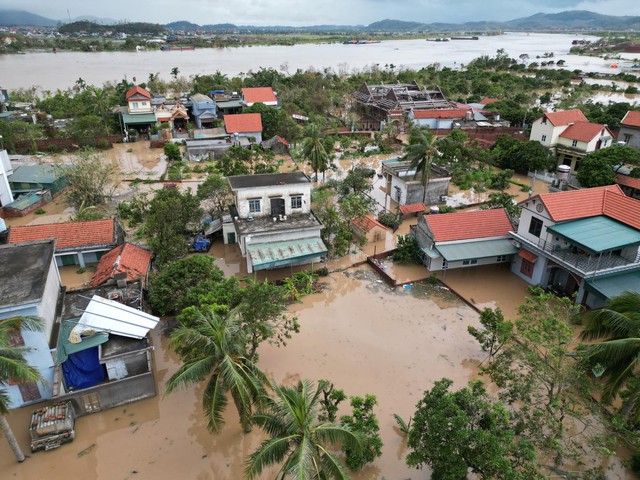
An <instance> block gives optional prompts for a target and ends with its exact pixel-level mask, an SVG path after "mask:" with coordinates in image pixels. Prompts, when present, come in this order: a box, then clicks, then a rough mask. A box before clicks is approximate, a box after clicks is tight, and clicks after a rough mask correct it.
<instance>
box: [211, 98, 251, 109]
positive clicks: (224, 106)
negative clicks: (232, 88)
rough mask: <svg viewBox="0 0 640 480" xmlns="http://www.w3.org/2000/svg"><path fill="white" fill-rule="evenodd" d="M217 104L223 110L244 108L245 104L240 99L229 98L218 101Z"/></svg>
mask: <svg viewBox="0 0 640 480" xmlns="http://www.w3.org/2000/svg"><path fill="white" fill-rule="evenodd" d="M216 106H217V107H218V108H219V109H221V110H226V109H227V108H242V107H244V105H243V104H242V102H241V101H240V100H229V101H227V102H216Z"/></svg>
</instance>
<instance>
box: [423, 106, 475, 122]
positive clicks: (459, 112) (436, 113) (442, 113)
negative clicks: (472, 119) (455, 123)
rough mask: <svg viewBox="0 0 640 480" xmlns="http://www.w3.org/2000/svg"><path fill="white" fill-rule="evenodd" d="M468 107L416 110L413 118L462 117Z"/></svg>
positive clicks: (467, 110)
mask: <svg viewBox="0 0 640 480" xmlns="http://www.w3.org/2000/svg"><path fill="white" fill-rule="evenodd" d="M470 111H471V110H470V109H463V108H456V109H450V110H416V111H415V112H413V115H414V117H415V118H418V119H420V118H464V117H465V115H466V114H467V112H470Z"/></svg>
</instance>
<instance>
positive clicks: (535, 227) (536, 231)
mask: <svg viewBox="0 0 640 480" xmlns="http://www.w3.org/2000/svg"><path fill="white" fill-rule="evenodd" d="M529 233H530V234H531V235H533V236H535V237H540V234H541V233H542V220H540V219H539V218H537V217H531V223H530V224H529Z"/></svg>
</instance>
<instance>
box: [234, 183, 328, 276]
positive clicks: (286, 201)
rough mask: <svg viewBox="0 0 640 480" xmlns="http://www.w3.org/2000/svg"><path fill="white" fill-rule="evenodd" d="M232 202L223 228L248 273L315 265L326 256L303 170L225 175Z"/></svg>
mask: <svg viewBox="0 0 640 480" xmlns="http://www.w3.org/2000/svg"><path fill="white" fill-rule="evenodd" d="M228 181H229V186H230V187H231V191H232V193H233V197H234V201H235V204H234V205H233V206H232V207H231V209H230V213H231V219H232V222H231V223H225V224H224V225H223V236H224V242H225V243H238V244H239V246H240V250H241V252H242V256H243V257H246V259H247V271H248V272H249V273H251V272H253V271H256V270H265V269H272V268H279V267H284V266H290V265H301V264H307V263H313V262H317V261H319V260H320V259H322V258H324V257H326V255H327V248H326V247H325V245H324V243H323V242H322V239H321V238H320V231H321V230H322V224H321V223H320V221H319V220H318V219H317V218H316V217H315V215H314V214H313V212H312V211H311V186H312V183H311V180H310V179H309V177H307V176H306V175H305V174H304V173H302V172H290V173H266V174H259V175H237V176H232V177H228Z"/></svg>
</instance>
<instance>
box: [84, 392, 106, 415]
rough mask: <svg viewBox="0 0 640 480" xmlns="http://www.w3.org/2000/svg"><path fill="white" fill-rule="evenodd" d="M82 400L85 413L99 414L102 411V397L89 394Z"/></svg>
mask: <svg viewBox="0 0 640 480" xmlns="http://www.w3.org/2000/svg"><path fill="white" fill-rule="evenodd" d="M81 399H82V407H83V408H84V411H85V412H87V413H93V412H99V411H100V410H102V408H101V405H100V395H98V394H97V393H89V394H87V395H83V396H82V397H81Z"/></svg>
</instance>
